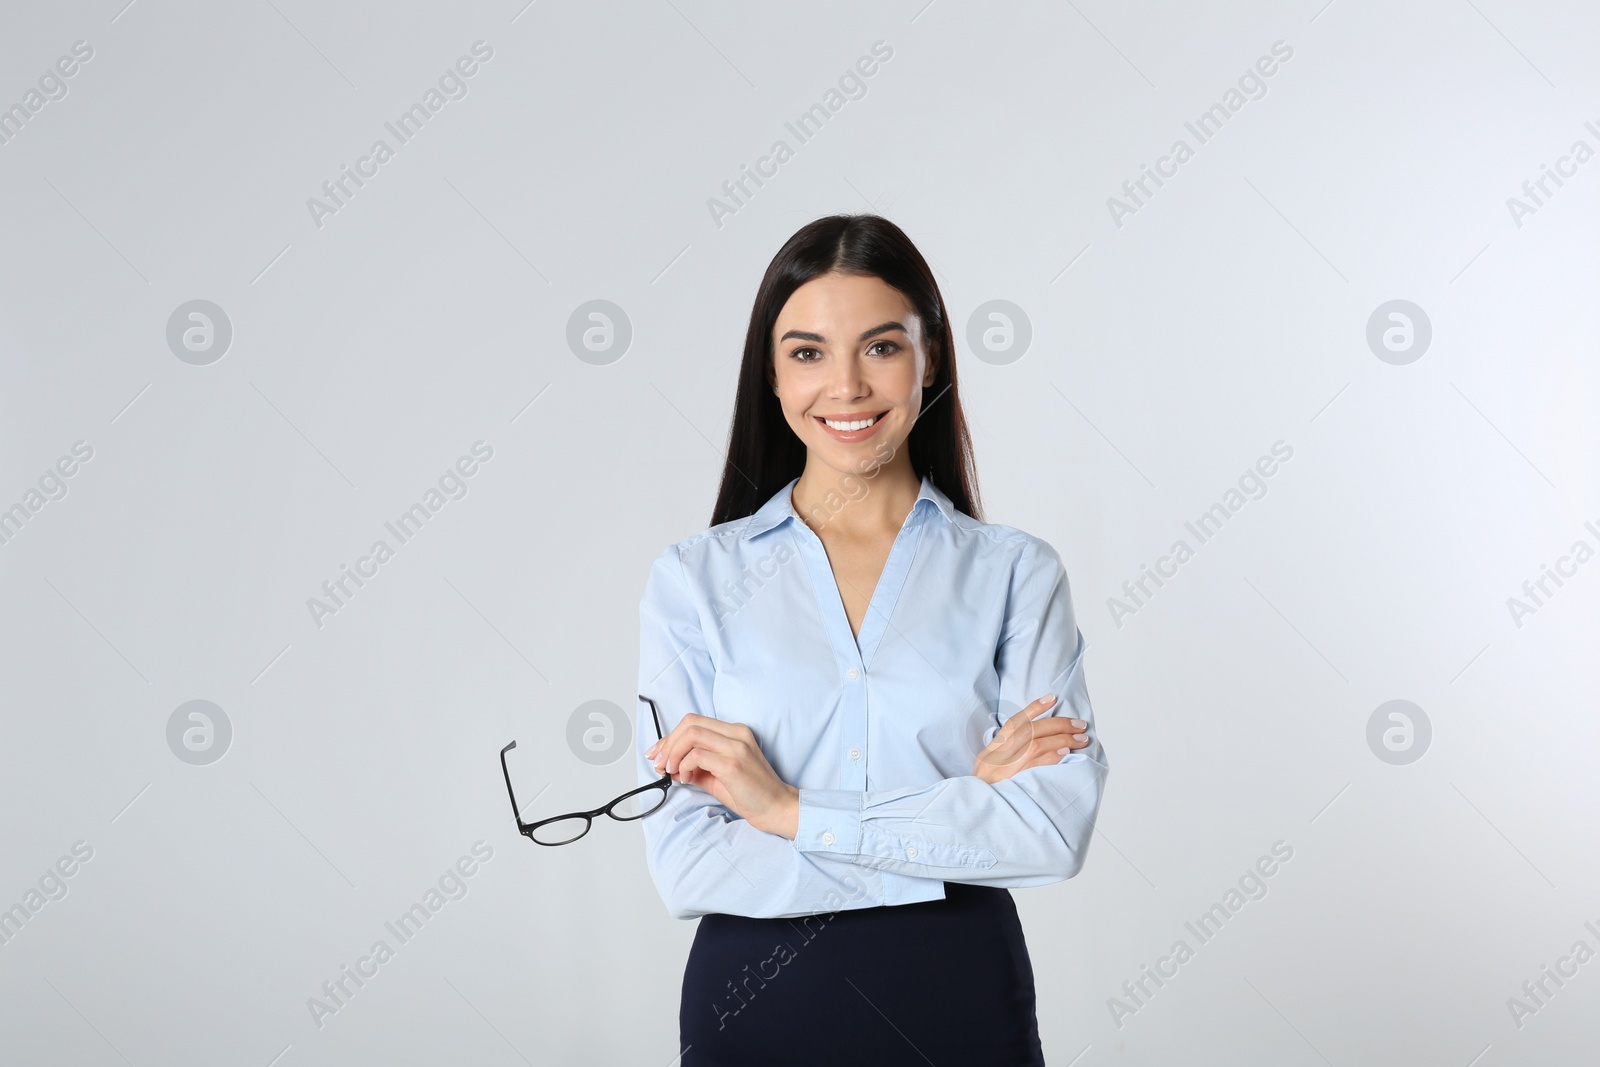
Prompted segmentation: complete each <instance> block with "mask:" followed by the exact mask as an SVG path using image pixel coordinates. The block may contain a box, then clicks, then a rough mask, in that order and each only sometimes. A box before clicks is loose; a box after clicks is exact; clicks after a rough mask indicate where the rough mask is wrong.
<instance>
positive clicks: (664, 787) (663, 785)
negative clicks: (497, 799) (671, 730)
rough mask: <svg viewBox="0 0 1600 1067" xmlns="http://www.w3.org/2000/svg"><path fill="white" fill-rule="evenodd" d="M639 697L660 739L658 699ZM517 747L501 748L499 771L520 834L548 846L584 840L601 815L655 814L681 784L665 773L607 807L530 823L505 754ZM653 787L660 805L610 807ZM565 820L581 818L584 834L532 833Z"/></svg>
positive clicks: (626, 818) (630, 817) (626, 819)
mask: <svg viewBox="0 0 1600 1067" xmlns="http://www.w3.org/2000/svg"><path fill="white" fill-rule="evenodd" d="M639 699H640V700H642V701H644V702H645V703H646V704H649V705H650V717H651V718H652V719H653V720H654V721H655V727H656V738H657V739H658V740H660V739H661V737H662V733H661V713H660V712H659V711H657V710H656V702H655V701H654V700H651V699H650V698H649V697H647V696H645V695H644V694H643V693H640V694H639ZM516 747H517V743H516V742H515V741H512V742H511V743H510V744H508V745H506V747H505V748H502V749H501V750H500V773H502V774H503V775H505V779H506V793H507V794H509V795H510V797H511V813H512V814H513V815H515V816H516V818H517V832H518V833H520V834H521V835H522V836H524V837H526V838H527V839H528V840H529V841H532V842H533V843H534V844H536V845H544V846H545V847H546V848H557V847H559V846H561V845H570V844H572V843H573V842H574V841H578V840H581V839H582V838H583V836H584V834H587V833H588V832H589V830H590V829H591V828H592V827H593V826H594V820H595V819H596V818H597V817H599V816H601V815H609V816H611V818H613V819H616V820H617V821H618V822H632V821H634V820H635V819H642V818H644V817H645V816H646V815H654V814H655V813H656V812H658V811H660V810H661V809H662V808H663V807H665V806H666V802H667V801H666V793H667V791H668V790H669V789H670V788H671V787H672V786H674V785H676V784H678V783H676V782H674V781H673V780H672V776H671V775H670V774H663V775H662V776H661V777H660V778H658V779H656V780H655V781H654V782H651V783H649V784H648V785H641V786H639V787H638V788H636V789H630V790H628V791H627V792H626V793H624V794H622V795H621V796H620V797H618V798H617V799H615V800H613V801H612V802H611V803H609V804H607V805H605V806H604V807H599V808H595V809H594V810H593V811H573V812H568V813H567V814H565V815H554V816H551V817H550V818H548V819H540V820H539V821H538V822H531V823H529V822H523V821H522V809H521V807H519V806H518V805H517V794H516V790H514V789H512V788H511V769H510V768H509V767H507V766H506V753H507V752H510V751H511V750H512V749H514V748H516ZM650 789H659V790H661V793H662V798H661V803H660V804H657V805H656V806H655V807H653V808H651V809H650V810H649V811H646V812H643V813H641V814H639V815H618V814H617V813H616V812H614V811H612V810H611V809H612V808H614V807H616V806H617V805H618V804H620V803H622V802H623V801H624V800H627V799H628V798H629V797H632V796H637V795H638V794H640V793H643V792H645V791H646V790H650ZM563 819H582V820H583V833H581V834H578V835H577V836H576V837H571V838H568V839H567V840H565V841H540V840H539V839H538V838H536V837H534V836H533V832H534V831H535V830H537V829H538V828H539V827H541V826H547V825H549V824H550V823H554V822H560V821H562V820H563Z"/></svg>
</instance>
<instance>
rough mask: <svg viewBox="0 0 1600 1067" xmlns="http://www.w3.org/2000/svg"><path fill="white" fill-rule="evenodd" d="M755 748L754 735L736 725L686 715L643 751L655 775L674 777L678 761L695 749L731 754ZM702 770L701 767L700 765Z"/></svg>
mask: <svg viewBox="0 0 1600 1067" xmlns="http://www.w3.org/2000/svg"><path fill="white" fill-rule="evenodd" d="M754 745H755V734H754V733H752V732H751V730H750V727H748V726H746V725H745V724H744V723H739V722H723V721H722V720H721V719H713V718H710V717H709V716H706V715H696V714H694V713H692V712H691V713H690V714H688V715H685V716H684V717H683V719H682V721H680V722H679V723H678V724H677V725H676V726H674V727H673V728H672V729H671V730H670V731H669V732H668V733H667V736H666V737H664V738H662V739H661V740H660V741H659V742H657V743H656V744H654V745H652V746H651V747H650V748H649V749H646V750H645V754H646V758H648V759H649V760H650V761H651V764H652V765H653V766H654V767H655V769H656V772H657V773H665V774H668V775H674V774H677V773H678V771H679V765H680V763H681V761H682V760H683V759H684V757H685V756H687V755H688V754H689V753H690V752H691V751H692V750H694V749H697V748H698V749H705V750H707V751H710V752H716V753H719V754H723V755H731V754H733V753H734V752H736V751H737V750H739V749H741V748H744V747H746V746H752V747H753V746H754ZM701 766H702V767H703V766H704V764H703V763H702V764H701Z"/></svg>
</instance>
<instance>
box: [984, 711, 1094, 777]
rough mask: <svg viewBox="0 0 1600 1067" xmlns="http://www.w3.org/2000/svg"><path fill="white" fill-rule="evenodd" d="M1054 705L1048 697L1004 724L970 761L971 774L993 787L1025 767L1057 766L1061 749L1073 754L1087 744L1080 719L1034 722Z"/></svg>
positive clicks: (1045, 719) (1056, 717)
mask: <svg viewBox="0 0 1600 1067" xmlns="http://www.w3.org/2000/svg"><path fill="white" fill-rule="evenodd" d="M1055 702H1056V697H1055V694H1053V693H1052V694H1048V695H1046V696H1042V697H1040V698H1039V699H1038V700H1035V701H1034V702H1033V703H1032V704H1029V705H1028V706H1027V707H1025V708H1023V709H1022V710H1021V711H1019V712H1017V713H1016V714H1015V715H1013V716H1011V718H1009V719H1007V720H1006V723H1005V725H1004V726H1002V727H1000V730H999V732H998V733H996V734H995V735H994V740H993V741H990V742H989V744H988V745H987V746H985V747H984V750H983V751H982V752H980V753H978V758H977V759H975V760H973V763H972V773H973V774H974V775H976V776H977V777H979V778H982V779H983V780H984V781H986V782H988V783H989V784H990V785H993V784H994V783H996V782H1001V781H1004V780H1005V779H1007V778H1010V777H1011V776H1012V775H1014V774H1016V773H1017V772H1018V771H1025V770H1027V769H1028V768H1029V767H1048V766H1050V765H1051V764H1053V763H1060V762H1061V757H1062V756H1064V755H1066V752H1064V751H1062V750H1063V749H1067V750H1072V751H1076V750H1077V749H1080V748H1085V747H1087V746H1088V744H1089V735H1088V732H1087V727H1088V724H1087V723H1085V722H1084V721H1083V720H1082V719H1068V718H1062V717H1060V716H1055V715H1052V716H1049V717H1048V718H1043V719H1039V720H1037V721H1035V720H1034V716H1035V715H1042V714H1043V713H1044V712H1045V711H1047V710H1049V709H1050V707H1051V706H1052V705H1054V704H1055Z"/></svg>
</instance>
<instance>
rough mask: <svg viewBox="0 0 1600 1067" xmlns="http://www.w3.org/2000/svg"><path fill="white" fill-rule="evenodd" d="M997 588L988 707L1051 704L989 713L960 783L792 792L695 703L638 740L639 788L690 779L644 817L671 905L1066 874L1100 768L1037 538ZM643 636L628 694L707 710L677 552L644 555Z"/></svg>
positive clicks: (1074, 865) (1076, 855)
mask: <svg viewBox="0 0 1600 1067" xmlns="http://www.w3.org/2000/svg"><path fill="white" fill-rule="evenodd" d="M1010 598H1011V599H1010V602H1009V603H1008V607H1007V615H1006V623H1005V626H1004V629H1003V632H1002V635H1001V639H1000V642H999V645H998V647H997V649H996V654H995V666H996V671H997V674H998V676H999V678H1000V689H1001V692H1000V697H1001V702H1002V703H1006V702H1011V703H1012V704H1013V705H1015V704H1019V703H1021V700H1022V697H1023V694H1024V693H1029V692H1031V693H1039V692H1040V691H1045V692H1047V693H1051V694H1055V695H1056V697H1057V699H1056V700H1054V701H1052V702H1047V701H1045V700H1044V699H1043V698H1040V699H1038V700H1034V701H1032V702H1031V703H1029V704H1028V705H1027V706H1025V707H1023V708H1022V710H1021V711H1019V712H1017V713H1016V714H1015V715H1013V716H1012V717H1011V718H1010V719H1008V720H1007V721H1005V722H1003V723H1002V722H1000V721H999V720H998V716H997V717H996V721H995V723H994V725H992V726H991V727H990V732H989V733H986V735H985V741H986V747H985V748H984V749H983V751H982V752H980V753H979V755H978V757H977V759H976V760H975V762H974V767H973V773H972V774H970V775H963V776H961V777H958V778H947V779H944V780H942V781H940V782H936V783H934V784H932V785H929V786H921V787H912V788H903V789H892V790H871V791H860V790H842V789H796V788H795V787H793V786H790V785H789V784H787V783H785V782H783V781H782V780H781V779H779V778H778V776H777V774H776V773H775V772H774V771H773V770H772V767H771V765H770V764H769V763H768V762H767V760H766V757H765V756H764V755H763V754H762V753H761V750H760V745H759V744H758V742H757V740H756V738H755V737H754V735H753V733H752V732H751V731H750V729H749V728H748V727H747V726H745V725H744V724H742V723H734V722H726V721H723V720H719V719H715V718H712V717H709V716H704V715H699V714H693V713H691V714H688V715H685V716H684V717H683V718H682V719H681V720H680V721H679V722H678V723H677V724H676V725H675V726H674V727H673V728H672V730H671V731H670V732H669V734H668V735H667V736H666V737H665V738H663V739H662V741H661V742H660V743H658V744H656V745H651V746H649V747H648V748H647V747H645V745H644V741H643V740H641V742H640V747H639V748H638V749H637V750H636V762H637V767H638V771H639V780H640V781H641V783H642V782H648V781H652V780H654V779H655V778H656V777H658V776H659V774H660V773H661V772H662V771H665V772H666V773H670V774H672V775H673V776H674V778H675V779H676V780H677V781H679V782H681V783H682V784H684V785H688V786H692V787H694V788H690V789H674V790H669V792H668V799H667V802H666V804H665V805H664V808H663V810H662V811H659V812H657V813H656V814H654V815H652V816H650V817H649V818H647V819H644V820H643V821H642V823H641V825H642V826H643V827H644V833H645V839H646V846H647V853H646V854H647V858H648V860H649V865H650V871H651V876H652V878H653V879H654V881H655V883H656V886H657V888H658V889H659V890H660V892H661V895H662V897H663V899H664V900H665V901H666V904H667V908H668V911H669V912H670V913H671V914H673V915H674V916H676V917H678V918H692V917H694V916H697V915H704V914H708V913H710V912H725V913H728V914H736V915H752V916H758V917H785V916H796V915H807V914H815V913H819V912H827V911H832V910H834V908H835V906H836V905H837V904H838V903H839V901H840V900H842V899H845V898H850V897H859V896H860V895H861V892H862V889H863V883H865V889H866V891H867V892H868V894H869V895H873V896H876V897H877V898H879V899H881V898H882V879H881V877H880V876H879V874H878V872H894V873H898V874H903V875H911V876H914V877H920V878H930V879H940V880H944V881H956V882H972V883H978V884H984V885H997V886H1007V887H1017V886H1026V885H1042V884H1046V883H1049V882H1055V881H1060V880H1062V879H1064V878H1070V877H1072V876H1073V875H1075V874H1076V873H1077V872H1078V870H1079V869H1080V868H1081V866H1082V863H1083V860H1084V856H1085V853H1086V849H1087V846H1088V842H1089V837H1090V835H1091V833H1092V831H1093V826H1094V819H1095V816H1096V814H1097V813H1098V810H1099V805H1100V796H1101V792H1102V789H1103V784H1104V779H1105V776H1106V773H1107V765H1106V761H1105V754H1104V750H1103V749H1102V748H1101V746H1100V743H1099V741H1098V739H1097V738H1096V737H1095V736H1094V731H1093V713H1092V709H1091V708H1090V706H1089V699H1088V694H1087V691H1086V689H1085V686H1084V681H1083V672H1082V658H1083V640H1082V635H1081V634H1080V633H1079V631H1078V628H1077V625H1076V621H1075V618H1074V616H1073V612H1072V604H1071V595H1070V591H1069V589H1068V585H1067V579H1066V574H1065V571H1064V570H1063V568H1062V566H1061V562H1060V559H1059V557H1058V556H1057V555H1056V553H1055V552H1054V550H1053V549H1051V548H1050V546H1049V545H1048V544H1045V543H1044V542H1042V541H1036V542H1033V543H1031V544H1030V546H1029V547H1028V549H1027V550H1026V552H1025V553H1024V556H1023V559H1022V560H1021V561H1020V562H1019V564H1018V566H1017V568H1016V573H1015V574H1014V576H1013V582H1012V589H1011V591H1010ZM640 633H641V654H640V690H639V691H640V692H651V693H656V694H659V695H660V699H661V702H662V703H663V704H666V705H667V706H676V707H691V708H692V707H702V708H703V707H710V706H711V694H710V687H711V680H712V676H713V675H712V670H713V669H712V665H711V662H710V658H709V655H708V654H707V652H706V646H705V641H704V636H703V634H702V633H701V631H700V623H699V619H698V617H697V615H696V613H695V610H694V608H693V605H692V602H691V601H690V599H689V596H688V588H687V584H686V582H685V580H684V577H683V571H682V563H681V561H680V560H679V558H678V555H677V552H676V549H675V548H669V549H668V550H667V551H666V552H664V553H663V554H662V556H661V557H660V558H658V559H657V560H656V562H655V563H654V564H653V565H652V568H651V572H650V579H649V582H648V583H647V587H646V593H645V597H644V600H643V602H642V604H641V608H640ZM1041 712H1043V715H1042V717H1041V718H1039V719H1038V720H1037V721H1035V719H1034V716H1036V715H1040V714H1041ZM645 714H648V711H646V712H645ZM648 736H649V735H648V734H646V735H645V737H646V738H648ZM1063 750H1066V751H1065V752H1063ZM658 763H659V764H661V770H657V766H656V765H657V764H658ZM1024 772H1027V773H1024Z"/></svg>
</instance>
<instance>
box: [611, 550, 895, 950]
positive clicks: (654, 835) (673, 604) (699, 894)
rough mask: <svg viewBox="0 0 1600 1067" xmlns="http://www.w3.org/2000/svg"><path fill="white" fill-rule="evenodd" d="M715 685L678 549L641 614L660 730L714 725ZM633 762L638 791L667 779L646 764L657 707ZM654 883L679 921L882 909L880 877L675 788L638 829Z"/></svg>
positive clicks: (662, 564) (644, 713) (648, 587)
mask: <svg viewBox="0 0 1600 1067" xmlns="http://www.w3.org/2000/svg"><path fill="white" fill-rule="evenodd" d="M713 677H714V668H713V667H712V663H711V657H710V654H709V653H708V652H707V646H706V640H705V633H704V631H703V630H702V629H701V620H700V615H699V613H698V612H697V610H696V609H695V606H694V602H693V601H692V599H691V598H690V596H689V587H688V583H687V582H686V581H685V579H684V573H683V561H682V558H681V556H680V555H679V552H678V549H677V546H676V545H673V546H669V547H668V548H667V550H666V551H665V552H663V553H662V554H661V556H660V557H659V558H657V559H656V561H655V562H654V563H653V564H652V565H651V568H650V577H649V579H648V581H647V582H646V583H645V592H644V598H643V599H642V601H641V602H640V605H639V688H638V690H637V692H638V693H640V694H642V695H643V696H647V697H649V698H651V699H652V700H654V701H655V703H656V707H657V709H658V710H659V711H660V714H661V720H662V721H661V729H662V730H663V731H664V732H670V731H671V729H672V727H673V726H674V725H676V724H677V722H678V720H679V719H681V718H682V717H683V716H684V715H685V714H687V713H689V712H697V713H699V714H701V715H707V716H711V717H713V718H715V717H716V715H715V711H714V709H713V706H712V700H711V685H712V680H713ZM637 703H638V715H637V729H636V731H635V744H634V759H635V765H636V767H637V770H638V780H639V784H640V785H645V784H648V783H650V782H654V781H657V780H658V779H659V778H660V777H661V776H660V775H659V774H657V773H656V770H655V767H654V766H653V765H652V764H651V763H650V761H649V760H648V759H647V758H646V757H645V755H644V753H645V750H646V749H648V748H649V747H650V746H651V745H652V744H654V743H655V740H656V729H655V724H654V720H653V719H652V718H651V714H650V705H648V704H646V703H645V702H644V701H642V700H641V701H638V702H637ZM639 825H640V826H641V827H643V830H644V841H645V857H646V860H647V863H648V866H649V869H650V878H651V880H652V881H653V882H654V883H655V886H656V890H657V892H659V893H660V894H661V899H662V901H663V902H664V903H665V904H666V906H667V912H668V913H669V914H670V915H671V916H672V917H673V918H675V919H693V918H696V917H698V916H701V915H707V914H711V913H713V912H717V913H722V914H726V915H745V916H750V917H752V918H793V917H796V916H801V915H817V914H824V913H832V912H834V911H837V910H839V909H840V908H841V907H843V906H845V905H851V906H854V907H865V906H868V905H870V904H881V903H882V902H883V900H884V886H883V877H882V875H881V874H880V873H879V872H878V871H876V870H874V869H872V868H870V867H863V866H858V865H856V864H854V863H852V862H851V861H850V860H849V858H848V857H844V856H834V855H828V854H819V855H810V854H807V853H804V852H800V851H797V850H796V849H795V848H794V845H793V843H792V842H791V841H789V839H788V838H785V837H780V836H778V835H777V834H769V833H767V832H766V831H764V830H758V829H756V828H755V827H753V826H751V825H750V824H749V823H748V822H746V821H745V820H744V819H743V818H742V817H740V816H738V815H736V814H734V813H733V812H732V811H730V810H729V809H728V808H727V807H725V806H724V805H723V804H722V803H721V802H720V801H718V800H717V799H716V798H715V797H713V796H712V795H711V794H710V793H707V792H706V791H705V790H703V789H699V788H696V787H694V786H687V785H679V784H674V785H672V786H671V787H669V788H668V790H667V799H666V801H665V803H664V804H663V806H662V807H661V808H660V809H658V810H656V811H654V812H652V813H650V814H649V815H646V816H644V817H643V818H642V819H640V820H639Z"/></svg>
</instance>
